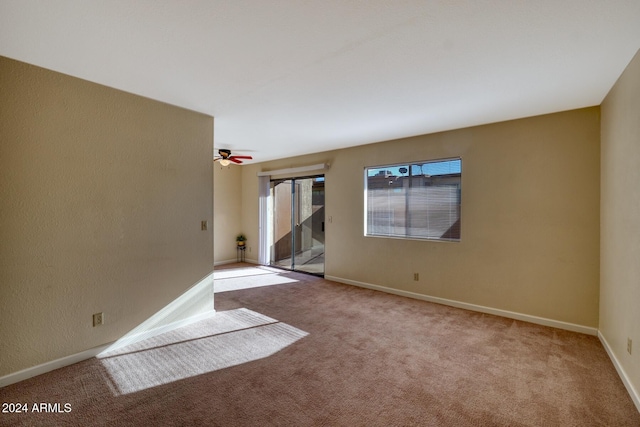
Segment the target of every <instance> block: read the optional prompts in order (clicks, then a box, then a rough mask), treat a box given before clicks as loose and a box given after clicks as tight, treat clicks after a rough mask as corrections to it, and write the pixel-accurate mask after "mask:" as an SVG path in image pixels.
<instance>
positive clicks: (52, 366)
mask: <svg viewBox="0 0 640 427" xmlns="http://www.w3.org/2000/svg"><path fill="white" fill-rule="evenodd" d="M110 345H111V344H105V345H101V346H98V347H94V348H90V349H88V350H85V351H81V352H80V353H76V354H72V355H70V356H66V357H62V358H60V359H56V360H52V361H50V362H45V363H42V364H40V365H37V366H32V367H31V368H26V369H23V370H21V371H18V372H14V373H12V374H9V375H5V376H4V377H0V387H5V386H8V385H10V384H15V383H17V382H20V381H24V380H26V379H29V378H31V377H35V376H37V375H41V374H46V373H47V372H50V371H53V370H56V369H58V368H63V367H65V366H69V365H73V364H74V363H78V362H82V361H83V360H87V359H91V358H92V357H95V356H96V355H98V354H99V353H101V352H103V351H104V350H105V349H106V348H108V347H109V346H110Z"/></svg>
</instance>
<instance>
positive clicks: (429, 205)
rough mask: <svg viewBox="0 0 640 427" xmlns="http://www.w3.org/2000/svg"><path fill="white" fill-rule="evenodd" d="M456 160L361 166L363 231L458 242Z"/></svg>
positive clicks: (459, 164) (458, 164)
mask: <svg viewBox="0 0 640 427" xmlns="http://www.w3.org/2000/svg"><path fill="white" fill-rule="evenodd" d="M461 173H462V160H461V159H447V160H437V161H422V162H415V163H406V164H396V165H389V166H376V167H368V168H365V192H364V193H365V209H366V212H365V235H366V236H384V237H401V238H412V239H435V240H454V241H456V240H460V184H461Z"/></svg>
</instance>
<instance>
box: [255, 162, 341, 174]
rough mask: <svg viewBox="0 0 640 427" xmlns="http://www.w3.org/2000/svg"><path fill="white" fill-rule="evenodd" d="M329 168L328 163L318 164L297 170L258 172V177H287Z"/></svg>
mask: <svg viewBox="0 0 640 427" xmlns="http://www.w3.org/2000/svg"><path fill="white" fill-rule="evenodd" d="M329 166H330V165H329V163H318V164H315V165H309V166H300V167H297V168H287V169H276V170H271V171H262V172H258V176H271V175H288V174H299V173H305V172H315V171H323V170H327V169H329Z"/></svg>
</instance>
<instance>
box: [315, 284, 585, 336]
mask: <svg viewBox="0 0 640 427" xmlns="http://www.w3.org/2000/svg"><path fill="white" fill-rule="evenodd" d="M324 278H325V279H327V280H332V281H334V282H340V283H345V284H347V285H354V286H358V287H361V288H367V289H373V290H376V291H382V292H386V293H389V294H394V295H400V296H403V297H408V298H414V299H419V300H423V301H428V302H433V303H436V304H442V305H448V306H450V307H456V308H462V309H465V310H471V311H477V312H480V313H487V314H493V315H495V316H501V317H506V318H509V319H515V320H522V321H523V322H529V323H535V324H537V325H543V326H550V327H553V328H558V329H564V330H567V331H572V332H579V333H582V334H587V335H593V336H597V335H598V329H597V328H591V327H589V326H583V325H577V324H575V323H568V322H562V321H559V320H553V319H547V318H544V317H537V316H531V315H529V314H522V313H516V312H513V311H507V310H501V309H498V308H492V307H485V306H482V305H476V304H469V303H466V302H461V301H455V300H450V299H446V298H439V297H433V296H429V295H423V294H418V293H415V292H409V291H403V290H400V289H393V288H388V287H385V286H380V285H373V284H371V283H364V282H358V281H355V280H350V279H343V278H341V277H334V276H326V275H325V276H324Z"/></svg>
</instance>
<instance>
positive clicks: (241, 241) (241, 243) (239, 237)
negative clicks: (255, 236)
mask: <svg viewBox="0 0 640 427" xmlns="http://www.w3.org/2000/svg"><path fill="white" fill-rule="evenodd" d="M246 240H247V238H246V237H245V235H244V234H242V233H240V234H238V235H237V236H236V242H237V243H238V246H244V242H245V241H246Z"/></svg>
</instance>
